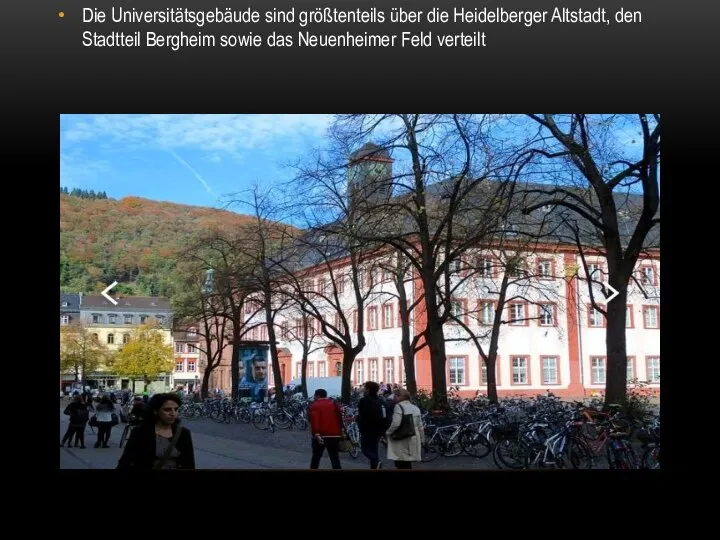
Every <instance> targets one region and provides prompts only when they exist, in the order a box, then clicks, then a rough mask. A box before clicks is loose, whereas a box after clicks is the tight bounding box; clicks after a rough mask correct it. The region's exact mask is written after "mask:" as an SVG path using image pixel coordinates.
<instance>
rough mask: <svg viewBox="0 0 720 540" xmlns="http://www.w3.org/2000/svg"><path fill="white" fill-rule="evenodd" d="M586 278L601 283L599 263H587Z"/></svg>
mask: <svg viewBox="0 0 720 540" xmlns="http://www.w3.org/2000/svg"><path fill="white" fill-rule="evenodd" d="M587 272H588V274H587V277H588V279H589V280H593V281H602V268H601V267H600V263H596V262H592V263H587Z"/></svg>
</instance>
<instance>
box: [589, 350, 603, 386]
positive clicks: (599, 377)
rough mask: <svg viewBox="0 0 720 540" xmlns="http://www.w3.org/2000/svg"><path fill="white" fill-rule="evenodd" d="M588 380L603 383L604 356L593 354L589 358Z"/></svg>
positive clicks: (593, 382)
mask: <svg viewBox="0 0 720 540" xmlns="http://www.w3.org/2000/svg"><path fill="white" fill-rule="evenodd" d="M590 382H591V383H592V384H605V358H604V357H602V356H593V357H592V358H591V359H590Z"/></svg>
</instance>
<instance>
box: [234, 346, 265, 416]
mask: <svg viewBox="0 0 720 540" xmlns="http://www.w3.org/2000/svg"><path fill="white" fill-rule="evenodd" d="M268 353H269V350H268V348H267V347H258V346H252V347H241V348H240V360H239V362H238V369H239V370H240V373H239V374H238V381H240V382H239V386H238V397H239V398H241V399H242V398H251V399H252V400H253V401H255V402H258V403H259V402H262V401H267V399H268V379H267V377H268V356H269V354H268Z"/></svg>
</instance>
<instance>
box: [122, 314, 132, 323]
mask: <svg viewBox="0 0 720 540" xmlns="http://www.w3.org/2000/svg"><path fill="white" fill-rule="evenodd" d="M123 322H124V323H125V324H132V323H133V316H132V315H125V317H124V320H123Z"/></svg>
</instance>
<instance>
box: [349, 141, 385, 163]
mask: <svg viewBox="0 0 720 540" xmlns="http://www.w3.org/2000/svg"><path fill="white" fill-rule="evenodd" d="M364 158H368V159H370V160H372V159H376V160H378V161H389V160H391V158H390V153H389V152H388V151H387V150H386V149H385V148H382V147H380V146H378V145H377V144H375V143H372V142H369V143H366V144H364V145H363V146H361V147H360V148H358V149H357V150H355V151H354V152H353V153H352V154H350V159H349V161H351V162H353V161H358V160H360V159H364Z"/></svg>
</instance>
